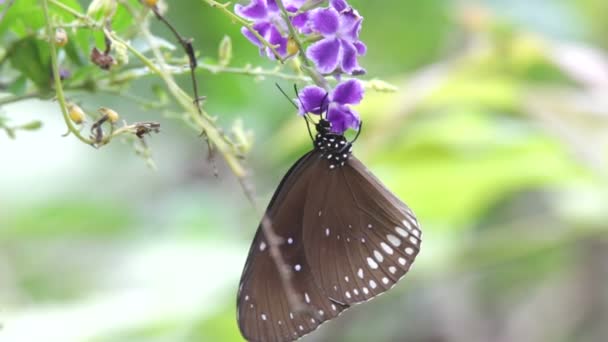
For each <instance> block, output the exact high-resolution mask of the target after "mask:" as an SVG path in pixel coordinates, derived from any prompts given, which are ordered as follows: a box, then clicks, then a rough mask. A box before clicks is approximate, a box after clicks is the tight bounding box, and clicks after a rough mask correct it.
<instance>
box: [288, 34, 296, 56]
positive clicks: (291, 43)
mask: <svg viewBox="0 0 608 342" xmlns="http://www.w3.org/2000/svg"><path fill="white" fill-rule="evenodd" d="M298 51H299V49H298V44H296V41H295V40H294V39H293V38H289V40H288V41H287V55H289V56H293V55H295V54H296V53H298Z"/></svg>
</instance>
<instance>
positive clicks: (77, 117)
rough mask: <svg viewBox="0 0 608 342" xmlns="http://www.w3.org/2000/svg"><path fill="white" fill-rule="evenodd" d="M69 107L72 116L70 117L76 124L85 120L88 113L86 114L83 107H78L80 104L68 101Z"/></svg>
mask: <svg viewBox="0 0 608 342" xmlns="http://www.w3.org/2000/svg"><path fill="white" fill-rule="evenodd" d="M67 107H68V115H69V116H70V119H71V120H72V121H73V122H74V123H75V124H79V125H80V124H81V123H83V122H84V119H85V118H86V115H85V114H84V111H83V110H82V108H80V107H78V105H77V104H74V103H68V104H67Z"/></svg>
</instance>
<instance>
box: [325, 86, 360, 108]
mask: <svg viewBox="0 0 608 342" xmlns="http://www.w3.org/2000/svg"><path fill="white" fill-rule="evenodd" d="M364 93H365V89H364V88H363V84H361V82H359V81H358V80H348V81H345V82H342V83H340V84H338V85H337V86H336V88H335V89H334V91H333V92H332V94H331V100H332V102H337V103H339V104H343V105H344V104H353V105H356V104H359V103H360V102H361V100H362V99H363V94H364Z"/></svg>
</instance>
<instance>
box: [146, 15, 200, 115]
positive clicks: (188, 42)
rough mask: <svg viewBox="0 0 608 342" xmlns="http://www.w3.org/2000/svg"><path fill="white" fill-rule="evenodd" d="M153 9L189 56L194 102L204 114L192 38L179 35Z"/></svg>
mask: <svg viewBox="0 0 608 342" xmlns="http://www.w3.org/2000/svg"><path fill="white" fill-rule="evenodd" d="M151 9H152V12H154V15H155V16H156V18H157V19H158V20H159V21H161V22H162V23H163V24H165V25H166V26H167V27H168V28H169V30H170V31H171V32H172V33H173V35H174V36H175V39H177V41H178V42H179V44H180V45H181V46H182V47H183V48H184V52H185V53H186V55H187V56H188V61H189V62H190V63H189V65H190V78H191V79H192V92H193V93H194V102H195V103H196V104H197V106H196V107H197V108H198V111H199V113H200V114H202V112H201V106H200V100H201V96H200V95H199V93H198V83H197V81H196V66H197V61H196V55H195V53H194V47H193V46H192V38H184V37H182V35H181V34H179V32H177V30H176V29H175V27H173V25H171V23H169V21H168V20H167V19H166V18H165V17H164V16H163V15H162V14H161V13H160V12H159V10H158V7H157V6H154V7H152V8H151Z"/></svg>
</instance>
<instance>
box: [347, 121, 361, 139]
mask: <svg viewBox="0 0 608 342" xmlns="http://www.w3.org/2000/svg"><path fill="white" fill-rule="evenodd" d="M362 129H363V121H361V123H360V124H359V130H358V131H357V135H355V138H354V139H353V141H351V142H350V143H351V144H354V143H355V141H357V139H359V135H360V134H361V130H362Z"/></svg>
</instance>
